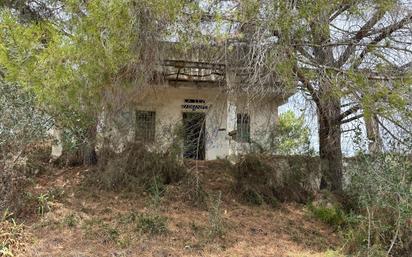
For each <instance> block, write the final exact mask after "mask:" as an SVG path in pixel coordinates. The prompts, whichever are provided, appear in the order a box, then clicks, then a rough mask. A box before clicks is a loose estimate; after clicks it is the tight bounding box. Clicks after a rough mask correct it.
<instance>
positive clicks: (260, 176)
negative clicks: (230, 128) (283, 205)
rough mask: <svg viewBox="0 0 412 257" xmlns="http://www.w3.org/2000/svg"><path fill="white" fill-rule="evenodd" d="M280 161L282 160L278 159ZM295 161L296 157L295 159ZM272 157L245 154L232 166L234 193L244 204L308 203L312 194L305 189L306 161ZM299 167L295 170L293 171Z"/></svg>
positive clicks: (307, 160)
mask: <svg viewBox="0 0 412 257" xmlns="http://www.w3.org/2000/svg"><path fill="white" fill-rule="evenodd" d="M280 158H282V159H280ZM296 158H298V157H296ZM299 158H300V159H298V160H295V157H273V156H265V155H259V154H247V155H244V156H242V157H241V158H239V160H238V161H237V162H236V163H235V165H233V167H232V172H233V174H234V177H235V188H234V189H235V192H237V193H238V194H239V195H240V196H241V197H242V199H243V200H244V201H246V202H248V203H252V204H257V205H260V204H262V203H267V204H269V205H272V206H276V205H277V203H278V202H279V201H282V202H284V201H296V202H303V203H305V202H307V201H308V199H310V198H311V196H312V192H311V190H310V188H309V187H305V186H304V185H305V180H309V179H308V178H309V177H310V174H306V173H305V172H306V170H309V168H307V167H306V165H309V164H308V163H309V162H310V161H309V159H306V158H305V157H299ZM295 163H298V165H301V166H298V167H295V166H296V164H295Z"/></svg>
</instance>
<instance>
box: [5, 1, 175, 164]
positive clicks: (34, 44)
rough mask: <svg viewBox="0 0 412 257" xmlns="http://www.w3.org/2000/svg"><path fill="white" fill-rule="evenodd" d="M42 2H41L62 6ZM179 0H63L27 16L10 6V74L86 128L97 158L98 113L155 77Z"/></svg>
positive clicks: (52, 110)
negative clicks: (162, 42) (51, 12)
mask: <svg viewBox="0 0 412 257" xmlns="http://www.w3.org/2000/svg"><path fill="white" fill-rule="evenodd" d="M29 2H30V1H18V2H5V4H6V6H8V7H12V8H14V9H15V10H22V8H23V9H24V8H31V7H32V5H30V3H29ZM36 2H38V1H36ZM40 3H42V4H41V5H40V6H43V7H44V8H43V9H41V10H52V9H53V7H54V5H52V4H51V3H49V2H48V1H40ZM179 3H180V1H178V0H176V1H173V0H170V1H158V0H153V1H149V0H147V1H146V0H144V1H134V0H121V1H114V0H111V1H104V0H92V1H80V0H78V1H77V0H74V1H67V2H65V3H64V4H62V5H59V11H58V12H57V14H55V15H53V18H48V17H51V15H50V16H47V15H43V13H44V12H43V11H41V10H40V9H39V8H37V9H36V10H37V12H36V13H37V14H38V15H37V18H33V19H29V20H24V22H22V21H21V13H20V15H17V14H16V12H13V11H11V10H10V9H8V8H5V9H3V10H2V12H1V16H0V20H1V27H0V67H1V68H2V70H4V78H5V80H7V81H9V82H13V83H15V84H17V85H20V86H21V87H23V88H25V89H26V90H28V91H30V92H33V93H34V94H35V96H36V99H37V100H38V102H39V104H40V105H41V106H43V107H44V109H46V110H47V112H48V113H49V114H50V115H51V116H52V117H53V118H54V119H55V120H56V123H57V124H58V125H59V126H60V127H63V128H68V129H71V130H73V131H81V133H80V134H81V136H82V137H83V138H84V144H83V145H84V152H85V153H86V154H85V160H86V162H87V161H91V162H94V161H95V157H94V144H95V136H96V126H97V120H98V115H99V114H100V113H101V112H102V110H104V111H105V112H106V113H110V111H112V110H113V109H116V108H120V107H124V106H125V105H127V103H128V102H130V101H131V100H133V97H135V96H136V94H137V93H138V89H139V87H142V86H144V85H145V84H147V82H148V81H149V80H151V79H152V75H153V70H154V68H155V65H156V64H157V63H158V60H159V56H158V53H159V48H160V45H159V41H160V39H162V38H163V37H166V36H167V34H168V30H166V28H167V26H168V25H169V24H170V21H171V20H173V19H175V17H176V12H177V10H179V8H180V4H179ZM3 5H4V4H3ZM56 17H60V19H58V21H57V22H56V20H55V18H56Z"/></svg>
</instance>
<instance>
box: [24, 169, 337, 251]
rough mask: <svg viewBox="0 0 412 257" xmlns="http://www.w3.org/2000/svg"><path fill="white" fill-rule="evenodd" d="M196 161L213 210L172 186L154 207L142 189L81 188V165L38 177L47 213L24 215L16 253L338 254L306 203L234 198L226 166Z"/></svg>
mask: <svg viewBox="0 0 412 257" xmlns="http://www.w3.org/2000/svg"><path fill="white" fill-rule="evenodd" d="M190 165H194V164H193V163H191V164H190ZM196 166H197V167H196V169H193V170H197V171H198V172H199V174H200V178H201V181H202V183H203V184H204V187H205V189H206V191H207V192H208V193H211V194H214V195H216V193H217V192H219V191H220V192H221V193H222V202H221V204H220V206H218V207H219V208H218V210H217V211H216V212H213V211H211V210H212V209H213V208H214V207H216V206H217V204H216V203H213V202H212V203H210V204H209V207H204V206H200V207H193V206H191V205H190V204H188V203H185V202H182V201H179V200H178V199H179V196H178V195H177V194H178V193H177V192H178V190H176V188H173V186H171V187H170V188H168V190H167V191H166V193H165V195H164V197H163V198H162V200H161V202H160V204H159V205H158V207H157V208H155V207H153V204H152V203H153V201H152V200H151V198H150V196H149V195H147V194H146V193H142V194H140V195H125V194H116V193H108V192H103V191H99V190H97V189H93V188H92V187H85V186H84V185H82V184H81V181H82V179H83V177H84V175H85V174H87V173H88V172H89V171H88V170H87V168H85V167H77V168H66V169H61V170H58V171H54V172H53V174H47V175H44V176H43V177H40V178H38V179H37V180H36V182H35V187H34V191H35V192H37V193H40V192H49V194H48V195H49V199H48V204H47V206H46V207H47V208H46V211H47V212H46V211H45V214H44V215H43V216H42V217H39V216H41V215H39V214H36V215H34V217H33V218H32V219H31V220H30V221H26V225H27V228H26V232H27V233H28V234H30V238H32V239H31V241H30V243H29V245H28V247H27V250H26V251H25V252H24V253H22V254H20V255H19V256H50V257H66V256H67V257H69V256H70V257H91V256H102V257H103V256H108V257H109V256H113V257H114V256H156V257H166V256H228V257H229V256H245V257H246V256H250V257H252V256H253V257H255V256H262V257H263V256H279V257H282V256H285V257H286V256H301V257H303V256H307V257H312V256H336V255H335V254H334V253H333V252H332V251H331V250H333V249H335V248H336V247H337V246H338V245H339V243H340V242H339V238H338V237H337V235H336V234H335V233H334V232H333V230H332V229H331V228H329V227H328V226H326V225H324V224H322V223H320V222H318V221H316V220H314V219H313V218H311V217H310V216H309V215H308V214H307V212H306V210H305V207H304V206H303V205H297V204H280V206H278V207H276V208H273V207H269V206H249V205H245V204H242V203H239V201H238V199H237V197H236V196H235V195H234V194H233V193H232V192H231V190H230V188H231V187H230V185H231V181H230V176H228V174H227V173H226V171H225V169H222V168H219V165H218V164H216V163H213V162H201V163H197V165H196ZM52 196H54V197H52ZM48 210H49V211H48ZM37 212H38V210H37ZM215 213H219V214H215ZM139 215H146V216H147V217H152V216H159V217H160V216H165V217H166V221H165V223H164V224H165V226H166V228H165V229H166V230H165V232H163V233H160V234H150V233H145V232H144V231H142V230H139V229H136V228H137V227H138V225H137V224H138V223H139V221H138V220H136V217H140V216H139ZM150 215H152V216H150ZM149 223H150V222H149ZM155 225H156V224H154V225H153V224H149V225H148V226H149V228H152V227H155ZM151 226H152V227H151ZM162 229H163V228H162ZM216 231H217V232H216Z"/></svg>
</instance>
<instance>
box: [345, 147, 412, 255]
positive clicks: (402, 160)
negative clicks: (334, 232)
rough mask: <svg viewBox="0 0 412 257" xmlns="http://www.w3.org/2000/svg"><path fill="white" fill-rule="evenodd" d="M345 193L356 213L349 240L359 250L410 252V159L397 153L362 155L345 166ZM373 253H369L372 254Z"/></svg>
mask: <svg viewBox="0 0 412 257" xmlns="http://www.w3.org/2000/svg"><path fill="white" fill-rule="evenodd" d="M348 176H349V181H350V182H349V184H348V186H347V188H346V192H347V194H348V195H349V196H350V197H351V198H352V201H353V204H354V206H355V211H356V212H357V213H359V214H361V216H358V219H357V220H356V222H355V223H354V224H353V225H352V227H351V228H350V230H349V233H348V236H349V240H350V242H349V244H350V245H351V246H352V247H353V248H356V249H360V250H361V251H362V252H365V253H368V252H369V254H371V253H370V252H373V251H375V252H376V251H378V250H379V251H380V252H381V253H383V255H385V254H387V255H392V256H408V255H410V253H411V252H412V223H411V221H412V193H411V188H412V163H411V159H410V157H409V156H405V155H399V154H388V153H385V154H379V155H373V156H368V155H361V156H359V157H358V158H357V159H355V160H353V164H352V165H350V168H349V169H348ZM371 256H372V255H371Z"/></svg>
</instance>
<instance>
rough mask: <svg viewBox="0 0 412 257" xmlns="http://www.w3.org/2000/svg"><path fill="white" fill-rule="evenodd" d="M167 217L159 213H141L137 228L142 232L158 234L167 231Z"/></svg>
mask: <svg viewBox="0 0 412 257" xmlns="http://www.w3.org/2000/svg"><path fill="white" fill-rule="evenodd" d="M166 222H167V219H166V217H164V216H161V215H158V214H140V215H139V216H138V217H137V229H138V230H139V231H140V232H143V233H147V234H151V235H156V234H163V233H165V232H166V231H167V226H166Z"/></svg>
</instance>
